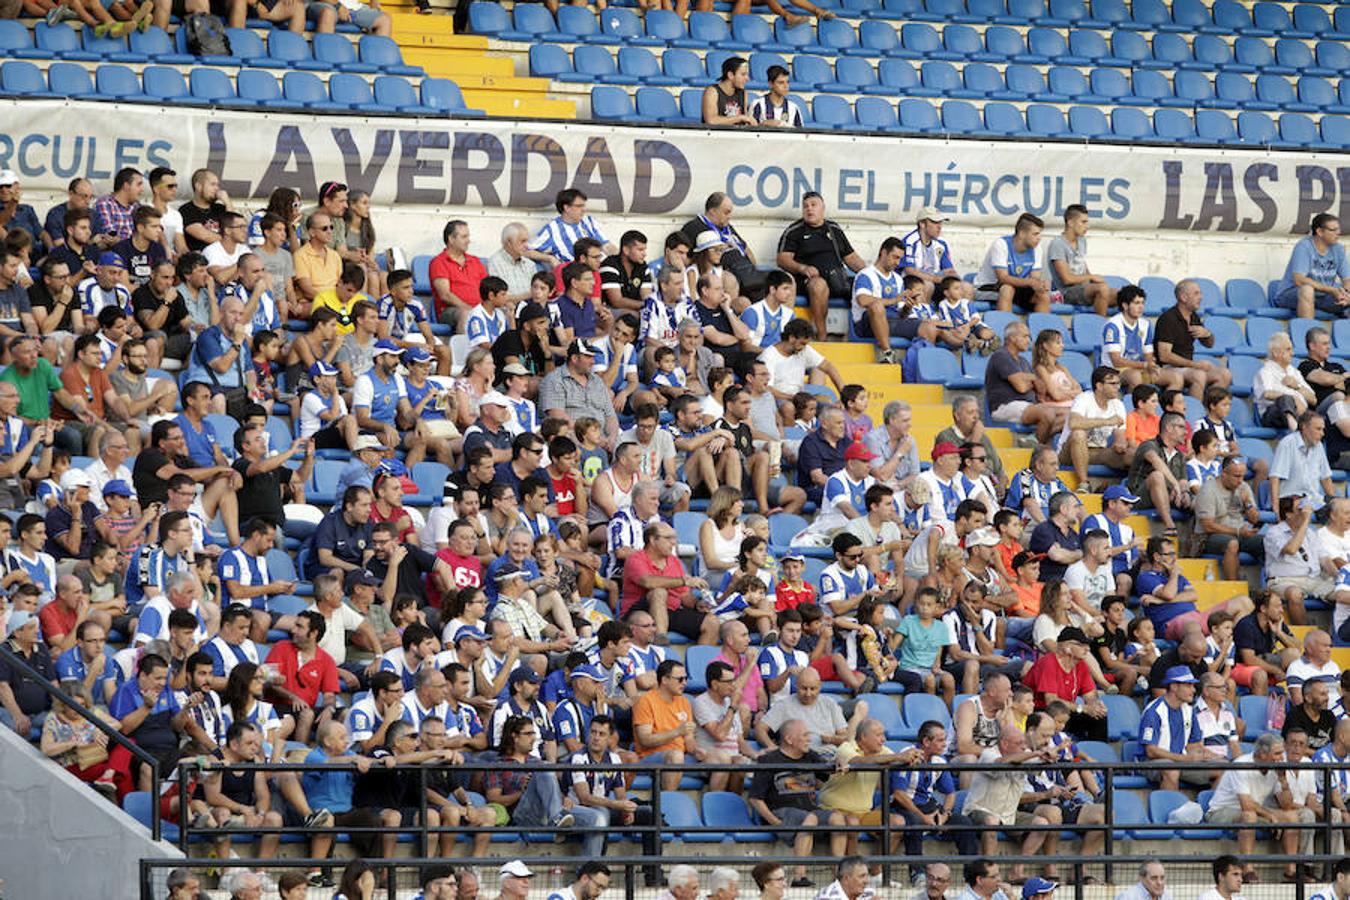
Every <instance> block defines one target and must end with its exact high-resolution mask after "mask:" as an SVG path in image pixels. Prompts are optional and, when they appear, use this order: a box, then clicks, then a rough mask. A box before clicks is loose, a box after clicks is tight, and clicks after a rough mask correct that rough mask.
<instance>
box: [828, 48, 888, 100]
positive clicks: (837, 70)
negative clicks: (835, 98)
mask: <svg viewBox="0 0 1350 900" xmlns="http://www.w3.org/2000/svg"><path fill="white" fill-rule="evenodd" d="M834 79H835V85H836V86H837V88H839V89H842V92H843V93H850V94H861V93H865V92H867V91H868V90H869V89H875V88H876V87H877V84H878V82H877V71H876V69H874V68H872V63H870V62H869V61H868V60H865V59H862V58H860V57H857V56H841V57H838V58H837V59H835V62H834ZM873 92H874V93H875V90H873Z"/></svg>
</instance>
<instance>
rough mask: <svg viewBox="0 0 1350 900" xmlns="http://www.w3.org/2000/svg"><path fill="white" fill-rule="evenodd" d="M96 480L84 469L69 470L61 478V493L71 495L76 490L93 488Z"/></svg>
mask: <svg viewBox="0 0 1350 900" xmlns="http://www.w3.org/2000/svg"><path fill="white" fill-rule="evenodd" d="M93 486H94V480H93V479H92V478H90V477H89V473H88V472H86V471H85V470H84V469H67V470H66V473H65V474H64V475H62V476H61V491H62V492H63V493H69V492H70V491H73V490H75V489H76V488H81V487H93Z"/></svg>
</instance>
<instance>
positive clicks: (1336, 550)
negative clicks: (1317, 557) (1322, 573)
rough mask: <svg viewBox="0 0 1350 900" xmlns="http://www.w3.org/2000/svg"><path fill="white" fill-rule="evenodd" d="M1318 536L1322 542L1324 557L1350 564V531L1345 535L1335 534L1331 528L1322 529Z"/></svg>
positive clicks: (1319, 530)
mask: <svg viewBox="0 0 1350 900" xmlns="http://www.w3.org/2000/svg"><path fill="white" fill-rule="evenodd" d="M1317 536H1318V537H1319V538H1320V539H1321V541H1322V555H1323V556H1324V557H1326V558H1328V559H1343V560H1345V561H1346V562H1350V530H1347V531H1346V532H1345V534H1343V535H1336V534H1333V533H1332V531H1331V529H1330V528H1320V529H1318V531H1317Z"/></svg>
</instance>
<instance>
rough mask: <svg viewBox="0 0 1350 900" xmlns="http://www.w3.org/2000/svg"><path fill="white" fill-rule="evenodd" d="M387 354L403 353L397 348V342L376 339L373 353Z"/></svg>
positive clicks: (399, 354)
mask: <svg viewBox="0 0 1350 900" xmlns="http://www.w3.org/2000/svg"><path fill="white" fill-rule="evenodd" d="M389 354H393V355H394V356H402V355H403V351H402V350H401V349H399V346H398V344H395V343H394V342H393V341H376V342H375V355H376V356H387V355H389Z"/></svg>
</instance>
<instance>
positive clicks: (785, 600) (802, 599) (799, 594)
mask: <svg viewBox="0 0 1350 900" xmlns="http://www.w3.org/2000/svg"><path fill="white" fill-rule="evenodd" d="M815 602H816V589H815V586H814V585H812V584H811V582H809V581H803V582H802V587H801V590H795V589H793V588H790V587H788V584H787V582H786V581H780V582H778V587H776V588H775V589H774V601H773V608H774V610H775V611H776V612H782V611H783V610H785V609H796V608H797V607H799V606H801V605H802V604H803V603H815Z"/></svg>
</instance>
